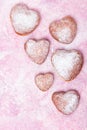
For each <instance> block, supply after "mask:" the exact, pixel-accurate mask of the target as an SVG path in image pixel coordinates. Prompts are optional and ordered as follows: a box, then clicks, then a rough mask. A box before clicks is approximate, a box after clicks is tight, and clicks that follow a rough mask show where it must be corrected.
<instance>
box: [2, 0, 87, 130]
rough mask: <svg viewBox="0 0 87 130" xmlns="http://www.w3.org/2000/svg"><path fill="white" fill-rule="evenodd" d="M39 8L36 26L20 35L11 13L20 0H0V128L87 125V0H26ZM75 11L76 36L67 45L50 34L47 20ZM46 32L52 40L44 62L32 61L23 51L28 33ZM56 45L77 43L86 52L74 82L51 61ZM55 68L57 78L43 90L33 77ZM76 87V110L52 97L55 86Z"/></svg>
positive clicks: (83, 129) (80, 128) (61, 129)
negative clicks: (67, 110)
mask: <svg viewBox="0 0 87 130" xmlns="http://www.w3.org/2000/svg"><path fill="white" fill-rule="evenodd" d="M23 1H24V3H26V4H27V5H28V6H29V7H30V8H35V9H37V10H38V11H39V12H40V13H41V18H42V19H41V23H40V25H39V26H38V28H37V29H36V30H35V31H34V32H32V34H30V35H27V36H24V37H22V36H19V35H17V34H16V33H15V32H14V30H13V28H12V25H11V22H10V18H9V14H10V10H11V8H12V6H13V5H14V4H16V3H18V2H21V0H19V1H18V0H14V1H12V0H9V2H8V1H7V0H3V1H0V6H1V7H0V130H87V0H79V1H78V0H33V1H32V0H23ZM66 15H71V16H72V17H74V18H75V19H76V21H77V25H78V30H77V36H76V38H75V39H74V41H73V42H72V43H71V44H69V45H63V44H61V43H58V42H57V41H56V40H54V39H53V38H52V37H51V35H50V34H49V29H48V28H49V24H50V23H51V22H52V21H53V20H55V19H61V18H62V17H64V16H66ZM43 37H46V38H48V39H49V40H50V42H51V48H50V53H49V55H48V57H47V59H46V62H44V63H43V64H42V65H41V66H40V65H37V64H35V63H33V62H32V61H31V60H30V59H29V58H28V57H27V55H26V53H25V51H24V43H25V42H26V40H27V39H28V38H37V39H41V38H43ZM57 48H68V49H78V50H80V51H81V52H82V53H83V56H84V65H83V68H82V70H81V72H80V74H79V75H78V76H77V77H76V78H75V79H74V80H72V81H71V82H64V81H63V80H62V79H61V78H59V77H58V75H57V73H56V71H55V70H54V69H53V67H52V65H51V61H50V58H51V55H52V52H53V51H54V50H55V49H57ZM47 71H51V72H53V73H54V78H55V81H54V84H53V86H52V88H51V89H50V90H49V91H48V92H45V93H43V92H41V91H40V90H39V89H38V88H37V87H36V86H35V83H34V76H35V75H36V74H37V73H39V72H47ZM69 89H76V90H77V91H78V92H79V93H80V96H81V100H80V104H79V107H78V108H77V110H76V111H75V112H74V113H73V114H72V115H69V116H65V115H63V114H61V113H60V112H59V111H57V109H56V108H55V106H54V105H53V103H52V101H51V95H52V93H53V92H54V91H59V90H69Z"/></svg>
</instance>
